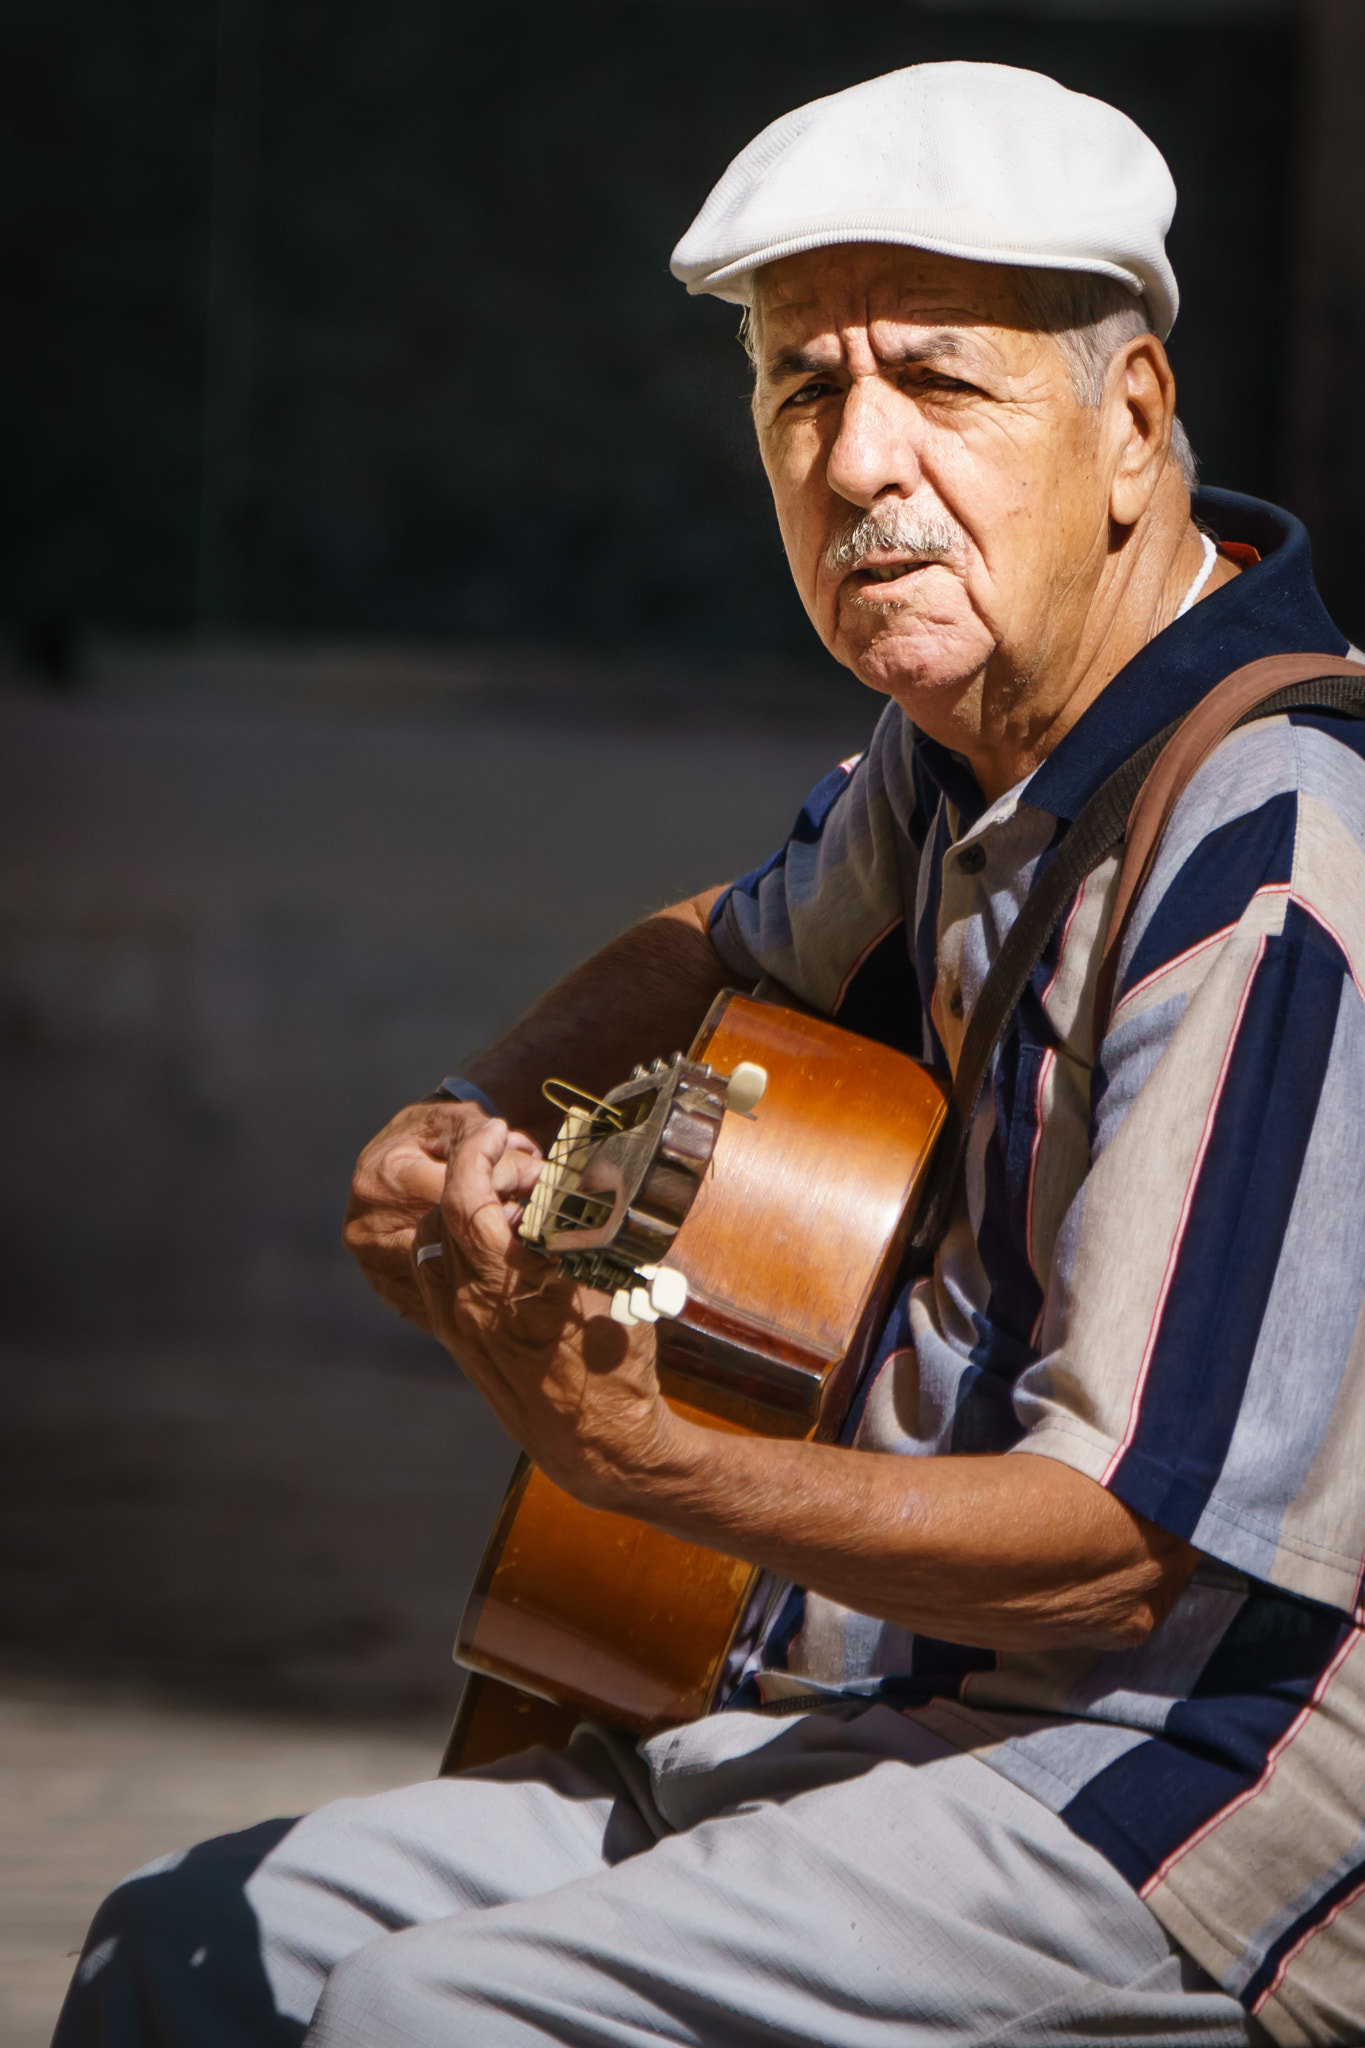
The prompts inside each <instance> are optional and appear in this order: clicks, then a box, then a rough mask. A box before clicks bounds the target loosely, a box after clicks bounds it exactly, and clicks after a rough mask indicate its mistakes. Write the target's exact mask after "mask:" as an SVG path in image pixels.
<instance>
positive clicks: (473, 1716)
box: [442, 994, 944, 1771]
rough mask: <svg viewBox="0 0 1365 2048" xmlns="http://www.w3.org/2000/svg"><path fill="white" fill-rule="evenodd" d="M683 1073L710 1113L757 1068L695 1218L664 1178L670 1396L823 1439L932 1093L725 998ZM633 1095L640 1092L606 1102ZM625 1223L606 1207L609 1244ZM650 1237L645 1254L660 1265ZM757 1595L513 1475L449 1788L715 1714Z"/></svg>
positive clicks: (467, 1631) (712, 1164)
mask: <svg viewBox="0 0 1365 2048" xmlns="http://www.w3.org/2000/svg"><path fill="white" fill-rule="evenodd" d="M688 1058H689V1060H690V1061H691V1062H694V1063H698V1064H703V1063H704V1066H705V1067H706V1068H709V1070H710V1073H711V1075H712V1076H713V1077H716V1081H715V1084H714V1085H716V1086H717V1089H718V1095H717V1099H718V1100H721V1101H723V1089H724V1077H727V1076H729V1075H731V1074H733V1073H734V1071H735V1069H736V1068H737V1067H739V1066H740V1065H741V1064H742V1063H749V1064H751V1065H752V1066H754V1067H756V1068H762V1069H764V1070H766V1074H767V1086H766V1088H765V1089H764V1090H763V1093H762V1095H761V1098H760V1099H759V1101H758V1103H757V1107H756V1108H755V1109H754V1110H753V1111H752V1113H750V1114H747V1115H746V1114H736V1113H725V1114H723V1115H721V1114H720V1113H719V1111H718V1112H717V1115H716V1118H715V1119H714V1124H715V1135H714V1150H713V1151H712V1152H711V1156H710V1161H709V1165H705V1163H704V1161H703V1162H702V1170H701V1171H700V1173H699V1176H698V1177H697V1179H696V1181H695V1183H694V1186H693V1187H692V1189H691V1190H690V1191H689V1194H688V1197H687V1199H686V1201H677V1200H675V1195H676V1189H674V1188H673V1183H672V1182H671V1181H670V1182H669V1184H668V1185H669V1187H670V1189H672V1190H673V1192H671V1193H670V1194H669V1197H668V1202H667V1203H664V1204H662V1205H660V1213H662V1210H663V1209H664V1208H668V1207H669V1204H672V1208H671V1209H670V1213H669V1215H668V1218H667V1220H666V1222H664V1223H661V1224H660V1226H659V1227H660V1229H661V1230H664V1231H666V1233H667V1244H666V1258H667V1267H668V1268H669V1269H671V1270H672V1271H674V1272H680V1273H682V1274H684V1275H685V1276H686V1280H687V1287H688V1297H687V1304H686V1307H685V1308H684V1309H683V1311H682V1314H681V1315H680V1316H679V1317H678V1318H677V1319H676V1320H665V1321H660V1322H658V1323H657V1325H656V1330H657V1336H658V1360H659V1375H660V1380H661V1383H662V1386H663V1390H664V1394H665V1396H666V1398H667V1399H668V1400H669V1401H670V1402H672V1403H673V1404H674V1405H675V1406H676V1407H678V1408H679V1409H681V1410H683V1411H684V1412H685V1413H687V1414H688V1415H689V1416H690V1417H692V1418H693V1419H694V1420H696V1421H698V1422H701V1423H703V1424H705V1425H706V1426H708V1427H710V1428H713V1429H721V1430H726V1429H730V1430H743V1431H749V1432H753V1433H754V1434H758V1435H765V1436H783V1437H797V1438H818V1439H822V1440H826V1441H828V1440H830V1439H832V1438H834V1437H835V1436H837V1435H838V1432H839V1429H840V1426H841V1424H842V1422H843V1419H844V1416H845V1414H846V1413H847V1410H848V1405H849V1402H850V1400H851V1397H852V1394H853V1390H854V1388H855V1386H856V1384H857V1381H858V1378H859V1375H860V1373H861V1371H862V1368H863V1366H864V1365H865V1363H866V1361H867V1356H868V1352H869V1349H870V1347H871V1345H872V1343H873V1342H874V1340H875V1337H876V1333H877V1330H878V1328H879V1326H880V1323H881V1320H882V1318H883V1315H884V1312H885V1309H886V1306H887V1302H888V1297H889V1294H890V1291H891V1288H892V1286H893V1285H894V1283H895V1280H896V1277H897V1273H898V1270H899V1268H900V1264H901V1259H902V1256H903V1253H904V1248H905V1241H906V1237H907V1235H908V1231H909V1226H910V1221H911V1218H912V1216H913V1211H914V1205H915V1200H916V1197H917V1194H918V1192H919V1189H920V1187H921V1185H922V1182H923V1179H924V1174H925V1169H926V1166H927V1163H928V1160H929V1155H930V1153H931V1151H932V1149H933V1143H934V1139H935V1137H936V1136H937V1133H938V1130H939V1126H940V1124H941V1123H942V1120H943V1115H944V1091H943V1087H942V1085H941V1083H940V1081H939V1078H938V1077H937V1075H935V1074H932V1073H931V1072H930V1071H929V1070H928V1069H927V1068H925V1067H923V1066H921V1065H920V1064H918V1062H916V1061H914V1060H910V1059H907V1058H906V1057H905V1056H904V1055H903V1054H900V1053H897V1052H893V1051H891V1050H890V1049H889V1048H888V1047H886V1046H884V1045H880V1044H878V1043H877V1042H876V1041H874V1040H872V1039H867V1038H861V1037H858V1036H856V1035H855V1034H854V1033H852V1032H848V1031H844V1030H841V1029H840V1028H839V1026H837V1025H835V1024H832V1023H830V1022H829V1020H828V1019H826V1018H822V1017H818V1016H814V1015H812V1014H810V1013H808V1012H803V1011H798V1010H795V1009H791V1008H787V1007H785V1006H780V1005H778V1004H774V1003H768V1002H760V1001H758V1000H756V999H755V998H753V997H749V996H741V995H734V994H726V995H722V996H721V997H719V998H718V999H717V1001H716V1003H715V1005H714V1006H713V1008H712V1010H711V1013H710V1015H709V1016H708V1018H707V1020H706V1022H705V1024H704V1025H703V1026H702V1029H701V1032H700V1033H699V1035H698V1038H697V1041H696V1043H695V1044H694V1045H693V1047H692V1048H691V1051H690V1053H689V1055H688ZM695 1085H696V1086H698V1087H700V1086H701V1084H700V1083H696V1084H695ZM756 1085H760V1086H761V1082H760V1083H758V1084H756ZM679 1086H680V1088H681V1083H680V1084H679ZM632 1087H633V1088H634V1089H635V1090H636V1094H637V1096H638V1095H639V1093H640V1090H641V1088H642V1087H643V1084H642V1083H639V1082H634V1083H632V1084H627V1087H626V1088H625V1089H623V1090H620V1091H616V1090H614V1091H613V1092H612V1095H611V1096H609V1097H608V1098H607V1099H606V1100H607V1103H608V1104H612V1103H614V1102H615V1101H616V1100H617V1097H618V1096H621V1097H622V1098H625V1097H626V1096H627V1095H628V1093H629V1090H630V1089H631V1088H632ZM645 1092H646V1093H647V1092H648V1091H645ZM750 1092H751V1091H750ZM701 1099H702V1098H701V1096H700V1095H694V1096H689V1097H688V1100H689V1101H694V1100H695V1101H698V1102H700V1101H701ZM737 1099H738V1100H739V1101H741V1102H743V1101H745V1100H747V1099H748V1095H747V1094H745V1093H742V1092H739V1091H737ZM649 1102H650V1104H651V1106H652V1105H653V1103H654V1097H653V1096H652V1095H650V1096H649ZM702 1107H703V1109H704V1108H705V1103H704V1102H703V1103H702ZM632 1113H633V1114H635V1115H636V1118H637V1122H642V1121H643V1111H635V1112H630V1110H629V1105H627V1110H626V1112H625V1120H627V1121H628V1120H629V1115H630V1114H632ZM580 1117H581V1113H580ZM621 1121H622V1118H621V1117H618V1118H617V1122H618V1123H620V1122H621ZM663 1121H664V1118H663V1115H662V1112H660V1113H659V1114H658V1115H657V1116H656V1122H658V1123H659V1124H660V1125H662V1123H663ZM597 1128H603V1127H602V1126H597ZM576 1129H577V1130H578V1132H579V1134H580V1135H581V1134H582V1132H583V1129H584V1126H583V1124H582V1122H581V1120H580V1122H579V1124H578V1125H577V1126H576ZM624 1149H626V1148H624V1147H622V1146H621V1145H619V1144H618V1145H617V1147H616V1150H615V1153H614V1154H612V1155H611V1160H614V1159H616V1158H617V1157H619V1155H620V1153H621V1152H622V1151H623V1150H624ZM577 1158H578V1161H579V1164H581V1160H582V1154H581V1153H580V1154H579V1155H577ZM611 1160H609V1161H608V1164H611ZM575 1170H576V1171H577V1169H575ZM611 1171H612V1173H615V1174H616V1175H617V1178H618V1179H619V1177H620V1172H619V1168H618V1167H617V1166H615V1165H612V1166H611ZM610 1177H611V1176H610V1174H607V1175H604V1174H603V1173H602V1172H599V1174H598V1176H597V1179H598V1183H599V1184H605V1180H607V1179H610ZM567 1184H568V1183H566V1185H567ZM590 1184H592V1175H591V1172H589V1173H587V1174H585V1175H584V1176H583V1185H585V1186H587V1185H590ZM573 1185H575V1186H577V1185H578V1182H577V1181H576V1180H575V1181H574V1182H573ZM629 1185H630V1183H629V1182H628V1186H629ZM594 1202H596V1203H597V1206H593V1203H594ZM628 1206H629V1201H628V1199H627V1200H626V1202H625V1203H624V1205H623V1204H622V1203H621V1202H619V1201H618V1203H617V1209H618V1211H619V1212H620V1213H619V1214H618V1218H617V1222H618V1226H619V1225H620V1224H621V1222H622V1219H623V1217H624V1211H625V1208H626V1207H628ZM570 1207H571V1208H575V1209H576V1213H577V1214H578V1215H579V1216H580V1217H581V1218H583V1219H585V1220H586V1222H587V1223H589V1224H593V1225H596V1224H598V1223H599V1222H601V1221H602V1219H603V1216H604V1213H605V1212H604V1208H603V1206H602V1202H601V1201H600V1200H598V1198H596V1197H587V1198H585V1199H584V1200H583V1201H581V1202H579V1203H577V1204H576V1205H575V1204H570ZM651 1213H652V1212H651ZM544 1214H545V1205H544V1204H542V1209H541V1221H542V1223H543V1220H544ZM679 1214H680V1215H681V1220H680V1221H679V1220H678V1217H679ZM636 1220H637V1224H638V1222H639V1216H638V1213H637V1219H636ZM650 1228H652V1226H646V1227H644V1228H643V1231H641V1230H639V1229H637V1236H639V1237H640V1241H641V1245H642V1247H643V1250H644V1251H647V1252H649V1253H650V1255H651V1256H658V1255H659V1254H658V1250H657V1246H658V1244H659V1243H662V1242H663V1241H664V1240H663V1239H662V1238H656V1239H653V1240H650V1241H649V1242H646V1239H647V1238H648V1237H649V1229H650ZM545 1241H546V1242H547V1243H548V1242H549V1241H550V1240H549V1237H548V1233H547V1238H546V1240H545ZM566 1241H567V1240H566ZM594 1241H595V1243H596V1244H597V1245H600V1243H601V1241H602V1232H600V1231H594ZM617 1241H618V1242H619V1241H620V1240H619V1239H618V1240H617ZM651 1244H652V1245H653V1249H651ZM607 1255H608V1256H610V1255H611V1254H610V1247H609V1249H608V1254H607ZM632 1256H633V1257H634V1258H635V1259H636V1261H637V1263H638V1259H639V1256H640V1252H639V1251H638V1250H637V1251H636V1252H634V1253H633V1254H632ZM593 1271H594V1272H595V1274H596V1275H597V1278H596V1283H595V1284H598V1285H604V1284H605V1285H610V1284H611V1281H610V1279H603V1277H602V1275H603V1274H604V1273H605V1272H606V1271H607V1269H606V1268H605V1267H598V1268H594V1269H593ZM627 1277H629V1276H627ZM627 1293H628V1290H624V1291H623V1292H622V1294H621V1295H619V1296H618V1303H619V1302H620V1301H624V1300H625V1299H626V1298H627ZM630 1298H631V1299H635V1300H636V1301H637V1303H638V1300H639V1297H638V1296H631V1297H630ZM759 1584H760V1575H759V1574H758V1573H757V1572H756V1571H755V1570H754V1569H753V1568H752V1567H751V1566H749V1565H747V1564H744V1563H741V1562H740V1561H739V1560H737V1559H734V1558H729V1557H724V1556H722V1555H720V1554H719V1553H718V1552H715V1551H710V1550H704V1549H701V1548H699V1547H698V1546H696V1545H693V1544H688V1543H683V1542H680V1541H679V1540H678V1539H677V1538H675V1537H672V1536H667V1535H664V1534H662V1533H661V1532H660V1531H659V1530H657V1529H653V1528H651V1527H650V1526H649V1525H648V1524H647V1523H644V1522H638V1521H634V1520H632V1519H630V1518H629V1517H627V1516H623V1515H613V1514H605V1513H603V1512H601V1511H600V1510H598V1509H594V1508H585V1507H580V1506H579V1504H578V1503H577V1502H576V1501H574V1500H572V1499H571V1498H570V1497H569V1496H568V1495H567V1494H565V1493H563V1492H562V1491H561V1490H560V1489H559V1488H558V1487H556V1486H554V1485H552V1484H551V1483H550V1481H549V1480H548V1479H546V1478H545V1477H544V1475H543V1474H542V1473H540V1472H539V1471H537V1469H536V1468H535V1467H534V1466H533V1465H532V1464H531V1463H530V1461H529V1460H527V1459H523V1460H522V1461H521V1463H520V1465H519V1466H518V1468H517V1472H516V1474H515V1476H514V1478H513V1481H512V1484H511V1487H510V1488H509V1491H508V1494H507V1498H506V1500H505V1501H504V1503H503V1507H502V1511H501V1513H500V1515H499V1517H498V1522H497V1525H496V1527H495V1529H494V1531H493V1535H492V1538H491V1540H490V1543H489V1546H488V1550H487V1553H486V1555H485V1557H484V1561H483V1565H482V1567H481V1569H480V1572H479V1575H478V1579H477V1581H476V1584H475V1587H474V1591H473V1593H472V1595H471V1596H470V1600H469V1605H468V1607H467V1608H466V1611H465V1615H464V1619H463V1622H462V1623H461V1627H460V1634H459V1639H458V1641H457V1643H456V1647H455V1655H456V1658H457V1660H458V1661H459V1662H460V1663H462V1664H464V1665H466V1666H468V1668H469V1669H470V1671H471V1673H474V1674H477V1676H476V1677H474V1678H473V1679H471V1681H470V1690H469V1692H468V1694H467V1697H466V1701H465V1704H464V1707H463V1708H462V1710H461V1714H460V1716H459V1717H458V1718H457V1722H456V1727H455V1729H454V1731H453V1733H452V1740H451V1744H450V1747H449V1749H448V1751H447V1755H446V1760H445V1762H444V1764H443V1766H442V1769H443V1770H445V1771H450V1770H454V1769H461V1768H467V1767H468V1766H470V1765H472V1764H473V1763H475V1762H488V1761H491V1760H493V1759H494V1758H495V1757H496V1756H498V1755H502V1754H507V1753H509V1752H510V1751H512V1750H515V1749H519V1748H524V1747H526V1746H527V1744H528V1742H531V1741H537V1740H564V1739H566V1738H567V1735H568V1732H569V1731H570V1729H571V1728H572V1725H573V1723H574V1721H575V1720H577V1719H580V1718H582V1717H583V1716H584V1715H588V1716H593V1717H596V1718H597V1719H599V1720H603V1721H606V1722H609V1723H611V1724H613V1725H615V1726H617V1727H620V1728H625V1729H629V1730H632V1731H634V1732H636V1733H641V1734H643V1733H647V1732H651V1731H653V1730H656V1729H659V1728H663V1727H667V1726H670V1725H676V1724H677V1723H679V1722H682V1721H689V1720H693V1719H695V1718H696V1717H697V1716H698V1715H701V1714H704V1713H705V1712H707V1710H708V1708H709V1707H710V1706H711V1705H712V1703H713V1701H714V1700H715V1697H716V1695H717V1692H718V1690H719V1689H720V1687H721V1685H722V1682H723V1680H724V1677H725V1674H726V1669H727V1662H728V1661H729V1660H730V1659H731V1657H732V1654H734V1653H735V1652H736V1650H737V1644H738V1643H739V1642H740V1641H741V1640H742V1638H741V1632H742V1631H743V1630H744V1629H745V1625H746V1619H748V1620H750V1621H752V1610H753V1608H754V1603H755V1597H756V1593H757V1592H758V1589H759ZM527 1694H529V1695H532V1696H533V1700H532V1703H531V1705H529V1706H528V1705H527V1704H526V1698H525V1696H526V1695H527Z"/></svg>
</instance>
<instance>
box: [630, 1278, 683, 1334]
mask: <svg viewBox="0 0 1365 2048" xmlns="http://www.w3.org/2000/svg"><path fill="white" fill-rule="evenodd" d="M686 1307H687V1275H686V1274H685V1273H678V1272H675V1270H674V1269H673V1267H672V1266H641V1267H640V1269H639V1272H638V1274H637V1275H636V1281H635V1285H634V1286H633V1287H618V1288H617V1290H616V1292H615V1294H613V1296H612V1298H611V1319H612V1321H613V1322H614V1323H620V1324H621V1325H622V1327H623V1328H624V1329H627V1330H633V1329H634V1327H635V1325H636V1324H637V1323H657V1322H658V1321H659V1319H660V1317H661V1316H680V1315H681V1314H682V1312H683V1310H684V1309H685V1308H686Z"/></svg>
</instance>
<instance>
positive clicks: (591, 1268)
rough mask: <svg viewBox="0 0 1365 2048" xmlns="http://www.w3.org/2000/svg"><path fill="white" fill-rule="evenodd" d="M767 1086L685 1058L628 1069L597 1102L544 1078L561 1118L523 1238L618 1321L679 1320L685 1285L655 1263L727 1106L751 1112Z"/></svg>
mask: <svg viewBox="0 0 1365 2048" xmlns="http://www.w3.org/2000/svg"><path fill="white" fill-rule="evenodd" d="M766 1084H767V1075H766V1074H765V1073H764V1070H763V1069H762V1067H759V1066H756V1065H753V1064H752V1063H749V1062H745V1063H743V1064H742V1065H741V1066H739V1067H737V1068H736V1069H735V1071H734V1072H733V1073H732V1074H729V1075H720V1074H717V1073H715V1072H714V1071H713V1069H712V1068H711V1067H709V1066H706V1065H703V1064H699V1063H698V1062H696V1061H694V1060H689V1059H687V1058H686V1057H685V1056H684V1055H683V1054H682V1053H675V1054H674V1055H673V1058H672V1059H671V1060H655V1061H654V1063H653V1064H652V1065H651V1066H650V1067H648V1068H644V1067H637V1068H636V1069H635V1072H634V1073H633V1074H632V1075H631V1077H630V1079H629V1080H628V1081H625V1082H623V1083H622V1084H621V1086H620V1087H619V1088H613V1089H612V1090H611V1092H610V1094H608V1095H604V1096H601V1097H600V1098H599V1097H597V1096H593V1095H588V1094H587V1093H585V1091H584V1090H582V1089H578V1088H574V1087H572V1086H571V1085H570V1084H569V1083H567V1082H563V1081H547V1082H546V1083H545V1087H544V1091H543V1092H544V1094H545V1097H546V1100H547V1101H549V1102H552V1103H553V1104H554V1105H555V1107H556V1108H557V1109H561V1110H562V1111H563V1112H564V1122H563V1124H562V1126H561V1127H560V1131H559V1135H558V1137H557V1138H556V1139H555V1141H554V1143H553V1144H552V1145H551V1147H550V1150H549V1152H548V1154H547V1155H546V1160H545V1165H544V1168H543V1170H542V1172H541V1176H540V1179H539V1180H538V1181H537V1183H536V1185H535V1188H534V1189H533V1190H532V1193H531V1197H530V1200H529V1201H528V1203H527V1205H526V1212H525V1215H524V1216H523V1217H522V1221H521V1224H520V1226H519V1234H520V1236H521V1237H522V1239H523V1240H524V1241H525V1242H526V1243H527V1244H529V1245H531V1246H533V1247H534V1248H535V1249H536V1250H537V1251H540V1252H543V1253H544V1254H545V1255H546V1256H547V1257H548V1258H553V1259H555V1260H556V1261H557V1262H558V1264H559V1267H560V1270H561V1271H562V1272H564V1273H567V1274H568V1275H569V1276H570V1277H571V1278H573V1279H575V1280H578V1281H580V1282H581V1283H582V1284H583V1285H584V1286H587V1287H595V1288H599V1289H601V1290H602V1291H603V1292H605V1293H608V1294H611V1295H612V1296H613V1298H614V1305H613V1314H615V1315H616V1316H617V1319H618V1320H620V1321H628V1320H636V1321H638V1320H640V1319H642V1318H643V1319H645V1320H651V1321H652V1320H654V1319H655V1318H656V1317H657V1316H658V1315H676V1314H678V1313H680V1311H681V1309H682V1307H683V1305H684V1304H685V1302H686V1282H685V1281H684V1280H683V1276H682V1275H681V1274H680V1273H677V1272H673V1271H671V1270H670V1269H668V1268H661V1262H662V1261H663V1260H664V1259H665V1258H666V1257H667V1255H668V1252H669V1250H670V1249H671V1247H672V1244H673V1240H674V1238H675V1237H676V1236H677V1234H678V1231H679V1229H680V1228H681V1226H682V1224H683V1223H684V1222H685V1221H686V1218H687V1213H688V1211H689V1209H690V1208H691V1206H692V1203H693V1201H694V1200H695V1199H696V1195H697V1191H698V1189H699V1188H700V1186H701V1183H702V1179H703V1177H704V1175H705V1174H706V1172H707V1169H708V1168H709V1166H710V1164H711V1156H712V1154H713V1152H714V1151H715V1148H716V1140H717V1138H718V1137H719V1136H720V1128H721V1123H722V1121H723V1119H724V1116H725V1113H726V1111H727V1109H728V1110H730V1111H732V1112H733V1113H735V1114H738V1115H743V1116H751V1115H752V1114H753V1110H754V1107H755V1105H756V1104H757V1102H758V1101H759V1099H760V1098H761V1096H762V1093H763V1089H764V1087H765V1086H766ZM679 1289H681V1292H679ZM675 1301H676V1306H674V1305H673V1304H674V1302H675Z"/></svg>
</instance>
